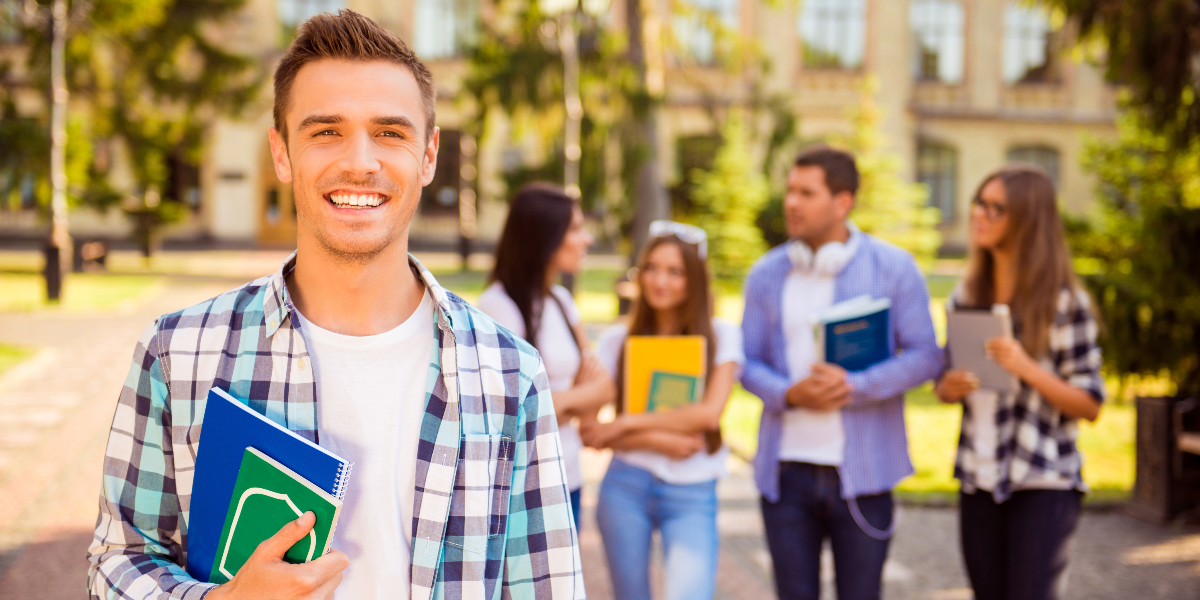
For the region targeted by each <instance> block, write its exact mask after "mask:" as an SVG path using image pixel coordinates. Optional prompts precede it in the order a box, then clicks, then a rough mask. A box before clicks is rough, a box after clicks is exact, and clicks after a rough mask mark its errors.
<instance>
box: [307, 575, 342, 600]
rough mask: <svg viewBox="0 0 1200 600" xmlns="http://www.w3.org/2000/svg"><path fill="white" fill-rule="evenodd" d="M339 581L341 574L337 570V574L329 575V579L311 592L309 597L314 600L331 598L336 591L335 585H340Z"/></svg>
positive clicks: (329, 599) (328, 599)
mask: <svg viewBox="0 0 1200 600" xmlns="http://www.w3.org/2000/svg"><path fill="white" fill-rule="evenodd" d="M341 583H342V574H341V573H340V572H339V573H338V574H337V575H334V576H333V577H331V578H330V579H329V581H326V582H325V583H324V585H322V586H321V587H319V588H317V590H316V591H315V592H313V593H312V595H311V596H310V597H311V598H314V599H315V600H332V598H333V593H334V592H335V591H337V586H338V585H341Z"/></svg>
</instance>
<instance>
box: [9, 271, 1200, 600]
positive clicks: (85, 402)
mask: <svg viewBox="0 0 1200 600" xmlns="http://www.w3.org/2000/svg"><path fill="white" fill-rule="evenodd" d="M268 262H269V260H268V257H263V261H262V264H263V265H266V264H267V263H268ZM276 266H277V265H276ZM272 268H273V267H272ZM218 272H220V273H222V274H223V275H228V274H229V271H225V270H223V269H222V270H221V271H218ZM233 285H235V283H231V281H230V280H229V279H210V278H205V277H204V276H203V275H201V274H195V275H189V276H187V277H171V278H168V280H167V283H166V285H164V286H163V287H162V289H161V290H160V291H159V292H158V293H157V294H156V295H155V296H153V297H151V298H148V299H146V300H143V301H142V302H141V303H139V304H137V305H135V306H128V307H126V308H124V309H123V310H121V311H118V312H108V313H103V314H91V315H89V314H82V313H64V312H56V311H47V312H37V313H7V314H5V313H0V341H3V342H9V343H14V344H20V345H25V346H32V347H37V348H40V349H41V351H40V352H39V354H37V355H36V356H35V357H34V358H32V359H30V360H29V361H27V362H25V363H23V364H22V365H19V366H18V367H16V368H14V369H13V370H11V371H9V372H8V373H6V374H4V375H3V376H0V498H2V499H3V500H2V501H0V600H8V599H13V600H16V599H26V598H37V599H39V600H41V599H45V600H58V599H64V600H65V599H77V598H80V597H82V595H83V594H82V590H83V586H84V579H85V573H86V569H87V563H86V561H85V560H84V553H85V551H86V549H87V546H88V544H89V542H90V541H91V537H92V530H93V528H94V525H95V520H96V501H97V500H96V499H97V494H98V492H99V485H100V470H101V465H102V462H103V453H104V445H105V442H106V439H107V433H108V427H109V424H110V422H111V419H112V413H113V409H114V407H115V403H116V399H117V395H118V393H119V391H120V387H121V384H122V382H123V380H124V378H125V373H126V371H127V369H128V367H129V360H130V357H131V356H132V352H133V346H134V342H135V341H136V339H137V337H138V335H139V334H140V333H141V331H142V329H143V328H144V327H145V326H146V325H147V324H149V323H150V322H151V321H152V320H153V319H154V318H155V317H157V316H158V315H160V314H163V313H165V312H169V311H172V310H176V309H178V308H181V307H183V306H187V305H189V304H192V303H195V302H197V301H200V300H202V299H204V298H207V297H211V296H213V295H215V294H217V293H219V292H221V291H224V290H226V289H229V288H230V287H232V286H233ZM607 461H608V455H607V454H605V453H598V452H594V451H591V450H588V451H585V463H584V473H585V477H586V479H587V481H588V483H587V485H586V486H585V488H584V502H583V503H584V528H583V531H582V534H581V544H582V548H581V551H582V555H583V559H584V569H585V577H586V581H587V586H588V592H589V597H590V598H592V599H593V600H610V599H611V598H612V592H611V586H610V583H609V578H608V573H607V566H606V561H605V558H604V552H603V546H602V542H601V540H600V536H599V533H598V531H597V528H596V525H595V521H594V514H595V503H596V496H597V492H598V489H599V481H600V479H601V478H602V477H603V474H604V470H605V468H606V466H607ZM731 472H732V475H731V476H730V477H729V478H728V479H726V480H724V481H722V482H721V484H720V485H719V486H718V494H719V496H720V501H721V512H720V515H719V517H718V519H719V520H718V525H719V528H720V532H721V536H722V539H721V557H720V562H719V571H718V574H717V579H718V586H717V587H718V593H717V598H718V599H720V600H731V599H739V600H740V599H747V600H769V599H771V598H774V597H775V596H774V593H773V588H772V584H771V577H770V558H769V555H768V553H767V551H766V547H765V543H764V541H763V531H762V521H761V519H760V517H759V510H758V497H757V493H756V491H755V489H754V484H753V481H752V479H751V471H750V469H749V466H748V465H746V464H745V463H744V462H740V461H737V460H736V459H735V460H733V462H731ZM900 518H901V522H900V525H899V531H898V533H897V535H896V538H895V540H894V542H893V545H892V550H891V560H890V561H889V563H888V565H887V568H886V570H885V573H884V578H885V582H886V587H885V594H884V597H885V598H887V599H888V600H908V599H913V600H916V599H921V600H968V599H969V598H970V597H971V594H970V591H969V590H968V589H967V583H966V579H965V576H964V574H963V570H962V566H961V559H960V556H959V550H958V538H957V536H958V531H957V521H956V519H957V516H956V513H955V511H954V510H953V509H947V508H921V507H903V508H902V509H901V516H900ZM823 577H824V579H825V580H826V582H827V585H826V589H827V594H826V598H829V599H832V598H834V594H833V593H832V589H831V586H830V585H828V583H831V581H832V563H831V561H827V564H826V565H825V568H824V569H823ZM1065 598H1067V599H1069V600H1076V599H1078V600H1082V599H1089V600H1092V599H1095V600H1108V599H1113V600H1116V599H1122V600H1124V599H1126V598H1139V599H1142V598H1145V599H1158V598H1162V599H1171V600H1177V599H1178V600H1200V528H1196V527H1192V528H1188V529H1171V528H1162V527H1156V526H1153V525H1148V524H1145V523H1142V522H1140V521H1136V520H1133V519H1131V518H1129V517H1126V516H1124V515H1123V514H1121V513H1119V512H1087V513H1086V514H1085V516H1084V518H1083V520H1082V522H1081V525H1080V532H1079V534H1078V535H1077V537H1076V540H1075V549H1074V558H1073V561H1072V574H1071V585H1070V589H1069V592H1068V594H1067V595H1066V596H1065Z"/></svg>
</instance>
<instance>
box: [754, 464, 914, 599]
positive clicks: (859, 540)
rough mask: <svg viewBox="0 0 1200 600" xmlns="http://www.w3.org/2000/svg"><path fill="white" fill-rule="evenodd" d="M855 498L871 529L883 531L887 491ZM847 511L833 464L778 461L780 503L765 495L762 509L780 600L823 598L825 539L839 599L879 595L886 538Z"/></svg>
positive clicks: (887, 511)
mask: <svg viewBox="0 0 1200 600" xmlns="http://www.w3.org/2000/svg"><path fill="white" fill-rule="evenodd" d="M854 502H855V504H856V505H857V506H858V510H859V512H860V513H861V516H862V518H863V519H864V520H865V521H866V522H867V524H868V525H870V526H871V527H872V528H874V529H876V530H879V531H880V532H881V531H883V530H886V529H888V528H889V527H890V526H891V523H892V517H893V515H892V511H893V505H892V495H891V493H886V494H877V495H873V496H859V497H858V498H855V500H854ZM851 510H852V507H851V506H850V502H849V501H847V500H844V499H842V480H841V478H840V477H839V476H838V471H837V469H836V468H835V467H827V466H823V465H813V464H808V463H797V462H781V463H780V464H779V502H775V503H772V502H768V501H767V500H766V499H765V498H763V499H762V513H763V523H764V524H765V525H766V530H767V547H768V548H769V549H770V551H771V562H772V563H773V565H774V571H775V589H776V591H777V592H778V593H779V599H780V600H818V599H819V598H820V597H821V545H822V543H823V542H824V541H825V539H827V538H828V539H829V544H830V547H831V548H832V549H833V562H834V571H835V574H836V582H837V597H838V600H879V597H880V593H881V588H882V581H883V563H884V561H885V560H887V552H888V540H886V539H884V540H879V539H876V538H874V537H871V536H870V535H867V534H866V533H865V532H864V531H863V528H862V527H861V526H860V525H859V524H858V522H857V521H855V518H854V515H853V513H852V512H851Z"/></svg>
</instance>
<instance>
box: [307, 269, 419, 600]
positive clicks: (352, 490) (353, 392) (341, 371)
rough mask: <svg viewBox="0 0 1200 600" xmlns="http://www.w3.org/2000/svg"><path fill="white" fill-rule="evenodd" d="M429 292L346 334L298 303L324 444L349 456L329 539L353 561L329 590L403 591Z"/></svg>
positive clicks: (366, 594) (345, 594) (381, 594)
mask: <svg viewBox="0 0 1200 600" xmlns="http://www.w3.org/2000/svg"><path fill="white" fill-rule="evenodd" d="M433 311H434V308H433V300H432V299H431V298H430V297H429V293H428V292H426V294H425V297H424V298H423V299H422V300H421V305H420V306H419V307H417V310H416V311H415V312H414V313H413V314H412V315H411V316H409V317H408V319H407V320H405V321H404V323H401V324H400V325H399V326H397V327H396V328H395V329H392V330H391V331H387V332H384V333H381V334H378V335H368V336H361V337H359V336H350V335H342V334H338V333H334V332H332V331H327V330H325V329H321V328H320V327H317V326H316V325H314V324H312V323H311V322H310V321H308V320H306V319H305V318H304V317H303V315H301V314H300V313H299V311H296V312H295V313H293V314H294V315H295V316H296V317H297V321H298V322H299V325H300V331H301V333H302V334H303V336H304V341H305V342H306V344H307V346H308V354H309V357H310V358H311V359H312V364H313V371H314V373H315V375H316V381H317V399H318V400H317V433H318V435H319V437H320V442H321V446H323V447H325V448H327V449H328V450H329V451H331V452H333V453H335V454H337V455H338V456H341V457H342V458H345V459H346V460H348V461H350V462H352V463H354V472H353V474H352V475H351V476H350V483H349V486H348V488H347V490H346V497H345V500H344V503H343V504H342V514H341V517H340V518H339V519H338V526H337V531H335V532H334V535H333V543H332V546H333V547H334V548H337V549H338V550H341V551H342V552H345V553H346V556H347V557H348V558H349V559H350V566H349V567H347V568H346V571H345V579H343V580H342V583H341V585H339V586H338V588H337V591H336V592H335V594H334V598H337V599H340V600H348V599H351V598H353V599H355V600H358V599H363V598H389V599H390V598H401V599H407V598H408V597H409V580H408V570H409V557H410V555H411V554H410V544H411V537H412V516H413V495H414V485H415V479H416V462H417V442H418V440H419V439H420V435H421V419H422V417H423V416H424V414H425V387H426V385H425V384H426V382H427V381H428V379H429V364H430V360H431V358H432V355H433V344H434V337H433V327H434V325H433V324H434V312H433Z"/></svg>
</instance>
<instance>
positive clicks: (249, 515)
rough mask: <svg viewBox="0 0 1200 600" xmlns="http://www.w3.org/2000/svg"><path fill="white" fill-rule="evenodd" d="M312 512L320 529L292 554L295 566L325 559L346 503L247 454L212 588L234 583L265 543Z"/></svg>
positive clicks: (250, 450) (215, 564) (251, 450)
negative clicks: (248, 561)
mask: <svg viewBox="0 0 1200 600" xmlns="http://www.w3.org/2000/svg"><path fill="white" fill-rule="evenodd" d="M310 510H311V511H312V512H313V514H315V515H316V517H317V522H316V525H314V526H313V529H312V531H311V532H309V534H308V535H307V536H305V537H304V539H301V540H300V541H299V542H296V544H295V545H293V546H292V547H291V548H290V549H288V551H287V554H285V555H284V560H286V561H288V562H290V563H305V562H308V561H310V560H313V559H314V558H319V557H321V556H324V554H325V552H326V551H327V550H329V542H330V540H332V539H333V530H334V528H335V527H337V520H338V515H339V514H340V513H341V510H342V503H341V501H339V500H338V499H337V498H334V497H333V496H332V495H331V494H329V493H328V492H326V491H325V490H322V489H321V488H318V487H317V486H315V485H313V484H312V483H310V482H309V481H308V480H307V479H304V478H303V477H301V476H299V475H297V474H296V473H295V472H294V471H292V470H291V469H289V468H287V467H285V466H283V465H282V464H280V463H279V462H278V461H276V460H274V459H272V458H271V457H269V456H267V455H266V454H263V453H262V452H259V451H258V450H256V449H254V448H246V452H245V453H244V454H243V455H242V466H241V467H240V468H239V469H238V476H237V483H236V484H235V485H234V487H233V496H232V497H231V498H230V500H229V511H228V512H227V513H226V514H225V527H224V529H222V530H221V540H220V544H219V545H218V546H217V554H216V557H215V559H214V560H213V568H212V573H211V574H210V575H209V577H208V580H209V582H211V583H225V582H226V581H229V580H230V579H233V576H234V574H236V573H237V572H238V569H240V568H241V567H242V565H243V564H245V563H246V561H247V560H248V559H249V558H250V555H251V554H253V553H254V550H255V548H257V547H258V545H259V544H260V543H262V542H263V541H264V540H266V539H267V538H269V537H271V536H273V535H275V534H276V533H278V532H279V530H280V529H281V528H282V527H283V526H284V525H287V524H288V523H290V522H291V521H294V520H296V519H297V518H299V517H300V516H301V515H303V514H304V513H306V512H308V511H310Z"/></svg>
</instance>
